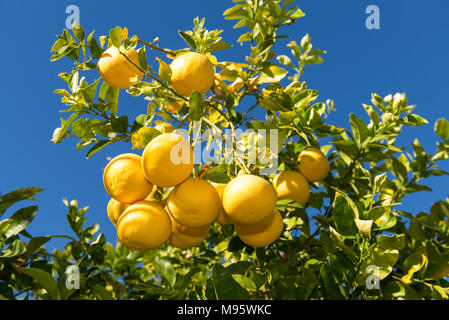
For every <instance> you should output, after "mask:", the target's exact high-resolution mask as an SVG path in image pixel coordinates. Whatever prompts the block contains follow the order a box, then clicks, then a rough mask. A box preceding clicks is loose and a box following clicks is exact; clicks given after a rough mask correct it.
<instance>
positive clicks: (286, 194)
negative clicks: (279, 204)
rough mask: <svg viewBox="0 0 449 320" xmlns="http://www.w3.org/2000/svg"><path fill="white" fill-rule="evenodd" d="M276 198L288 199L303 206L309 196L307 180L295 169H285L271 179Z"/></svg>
mask: <svg viewBox="0 0 449 320" xmlns="http://www.w3.org/2000/svg"><path fill="white" fill-rule="evenodd" d="M273 186H274V188H275V189H276V193H277V196H278V199H281V200H282V199H290V200H294V201H296V202H298V203H299V204H300V205H302V206H304V205H305V204H306V202H307V201H308V200H309V198H310V186H309V182H308V181H307V179H306V178H304V176H303V175H302V174H300V173H299V172H297V171H293V170H287V171H284V172H281V173H279V174H278V175H276V177H274V179H273Z"/></svg>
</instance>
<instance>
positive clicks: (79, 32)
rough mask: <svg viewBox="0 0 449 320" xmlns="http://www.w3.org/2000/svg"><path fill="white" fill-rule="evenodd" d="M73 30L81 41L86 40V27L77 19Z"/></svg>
mask: <svg viewBox="0 0 449 320" xmlns="http://www.w3.org/2000/svg"><path fill="white" fill-rule="evenodd" d="M72 32H73V34H74V35H75V38H77V39H78V40H79V41H80V42H81V41H83V40H84V29H83V27H82V26H81V25H80V24H79V23H78V22H76V21H73V25H72Z"/></svg>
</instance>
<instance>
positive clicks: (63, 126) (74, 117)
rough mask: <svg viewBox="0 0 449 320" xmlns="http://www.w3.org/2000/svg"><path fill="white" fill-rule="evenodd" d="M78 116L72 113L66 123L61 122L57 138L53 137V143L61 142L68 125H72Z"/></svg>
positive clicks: (76, 113)
mask: <svg viewBox="0 0 449 320" xmlns="http://www.w3.org/2000/svg"><path fill="white" fill-rule="evenodd" d="M78 115H79V113H78V112H74V113H72V114H71V115H70V117H69V118H68V119H67V120H66V121H63V124H62V127H61V130H59V133H58V136H57V137H55V139H54V143H60V142H61V140H62V138H63V137H65V136H66V135H67V130H68V129H69V127H70V125H71V124H72V122H73V121H75V119H76V118H77V117H78Z"/></svg>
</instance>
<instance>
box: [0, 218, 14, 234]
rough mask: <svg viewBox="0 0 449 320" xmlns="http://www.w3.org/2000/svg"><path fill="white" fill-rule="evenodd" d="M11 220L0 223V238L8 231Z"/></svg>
mask: <svg viewBox="0 0 449 320" xmlns="http://www.w3.org/2000/svg"><path fill="white" fill-rule="evenodd" d="M11 223H12V220H11V219H5V220H2V221H0V237H1V236H2V235H3V234H4V233H5V232H6V230H8V228H9V227H10V226H11Z"/></svg>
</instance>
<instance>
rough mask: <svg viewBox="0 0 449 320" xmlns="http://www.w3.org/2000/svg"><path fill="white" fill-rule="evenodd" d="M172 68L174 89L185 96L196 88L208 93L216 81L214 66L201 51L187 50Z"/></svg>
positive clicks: (175, 61) (173, 62)
mask: <svg viewBox="0 0 449 320" xmlns="http://www.w3.org/2000/svg"><path fill="white" fill-rule="evenodd" d="M170 68H171V71H172V75H171V84H172V86H173V89H175V91H176V92H178V93H179V94H182V95H183V96H190V95H191V94H192V92H193V91H194V90H197V91H199V92H200V93H202V94H203V93H206V92H207V91H208V90H209V89H210V88H211V87H212V84H213V83H214V77H215V70H214V66H213V64H212V63H211V62H210V60H209V58H208V57H206V56H205V55H202V54H200V53H196V52H187V53H184V54H182V55H180V56H177V57H176V58H175V59H174V60H173V61H172V63H171V65H170Z"/></svg>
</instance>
